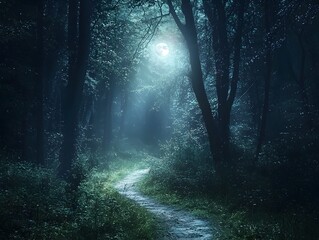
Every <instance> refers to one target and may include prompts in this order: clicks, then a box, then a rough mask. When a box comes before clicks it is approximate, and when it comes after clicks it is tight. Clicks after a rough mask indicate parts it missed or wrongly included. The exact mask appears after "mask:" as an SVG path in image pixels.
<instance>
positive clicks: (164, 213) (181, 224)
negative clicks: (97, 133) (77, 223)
mask: <svg viewBox="0 0 319 240" xmlns="http://www.w3.org/2000/svg"><path fill="white" fill-rule="evenodd" d="M148 172H149V169H143V170H137V171H134V172H132V173H130V174H129V175H128V176H126V177H125V178H124V179H123V180H121V181H120V182H118V183H117V184H116V186H115V187H116V189H117V190H118V191H119V193H120V194H122V195H124V196H126V197H127V198H130V199H132V200H134V201H135V202H137V203H138V204H139V205H141V206H143V207H145V208H146V209H147V210H149V211H150V212H152V213H153V214H155V215H156V216H157V218H158V219H159V221H160V222H161V223H162V225H163V226H165V227H164V228H163V229H161V232H160V240H173V239H183V240H188V239H192V240H213V239H216V237H217V236H218V231H217V229H214V228H213V227H212V225H211V224H210V223H209V222H207V221H205V220H202V219H198V218H197V217H195V216H193V215H191V214H190V213H188V212H186V211H181V210H178V209H176V208H174V207H171V206H166V205H163V204H160V203H157V202H156V201H155V200H153V199H151V198H149V197H146V196H143V195H142V194H141V193H140V192H139V191H138V190H137V189H136V187H135V184H136V183H137V182H139V181H140V180H141V179H142V178H143V177H144V176H145V175H146V174H148Z"/></svg>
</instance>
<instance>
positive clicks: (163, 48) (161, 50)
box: [155, 42, 169, 57]
mask: <svg viewBox="0 0 319 240" xmlns="http://www.w3.org/2000/svg"><path fill="white" fill-rule="evenodd" d="M155 51H156V53H157V54H158V55H159V56H161V57H166V56H167V55H168V54H169V47H168V45H167V44H166V43H163V42H161V43H158V44H157V45H156V47H155Z"/></svg>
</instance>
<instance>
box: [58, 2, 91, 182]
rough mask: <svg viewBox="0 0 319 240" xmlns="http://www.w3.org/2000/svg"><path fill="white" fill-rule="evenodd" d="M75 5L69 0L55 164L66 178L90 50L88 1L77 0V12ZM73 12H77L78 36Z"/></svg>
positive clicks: (71, 157)
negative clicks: (65, 81)
mask: <svg viewBox="0 0 319 240" xmlns="http://www.w3.org/2000/svg"><path fill="white" fill-rule="evenodd" d="M77 4H78V1H77V0H70V1H69V28H68V29H69V36H68V37H69V39H68V41H69V80H68V85H67V87H66V92H65V102H64V127H63V143H62V148H61V153H60V166H59V174H60V176H62V177H64V178H69V177H70V171H71V168H72V163H73V161H74V160H75V158H76V150H77V149H76V147H77V146H76V145H77V130H78V121H79V120H78V115H79V110H80V106H81V98H82V92H83V86H84V81H85V77H86V71H87V66H88V58H89V49H90V23H91V1H90V0H80V1H79V13H78V11H77V6H78V5H77ZM77 14H79V23H78V26H79V28H78V29H79V34H78V39H77V34H76V29H77ZM75 43H76V44H75ZM75 47H77V49H75ZM75 50H76V51H75Z"/></svg>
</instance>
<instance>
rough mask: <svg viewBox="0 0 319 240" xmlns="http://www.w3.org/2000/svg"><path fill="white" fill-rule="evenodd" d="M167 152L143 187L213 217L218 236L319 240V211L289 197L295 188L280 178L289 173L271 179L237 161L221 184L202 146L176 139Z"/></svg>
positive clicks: (251, 239)
mask: <svg viewBox="0 0 319 240" xmlns="http://www.w3.org/2000/svg"><path fill="white" fill-rule="evenodd" d="M164 150H165V152H164V154H163V155H164V157H163V158H162V159H158V160H156V161H153V163H152V166H151V171H150V174H149V176H148V177H147V178H146V179H144V181H143V182H142V183H141V184H140V190H141V191H142V192H143V193H144V194H147V195H151V196H153V197H155V198H156V199H157V200H159V201H161V202H163V203H167V204H172V205H175V206H177V207H182V208H184V209H188V210H190V211H192V212H193V213H194V214H196V215H199V216H201V217H205V218H206V219H208V220H211V221H212V223H213V224H215V225H218V226H219V227H220V228H219V229H221V230H220V233H221V234H220V236H219V238H218V239H221V240H226V239H227V240H257V239H260V240H286V239H287V240H288V239H289V240H302V239H304V240H318V239H319V229H318V227H317V223H318V210H316V208H315V207H314V206H313V208H310V207H311V206H312V205H311V202H308V201H306V199H307V198H305V200H303V203H304V204H303V205H301V203H302V202H301V200H300V202H294V201H295V200H294V198H293V195H286V194H287V192H286V191H285V188H287V187H290V186H288V185H287V183H285V182H284V183H285V184H283V182H282V181H279V180H278V179H279V178H280V177H282V178H284V177H285V176H284V175H283V176H280V175H277V174H278V171H274V173H275V174H276V175H275V176H272V175H269V176H267V178H266V177H265V176H263V175H261V174H259V173H258V172H257V173H258V174H251V173H249V172H247V171H246V172H245V171H244V170H243V169H244V168H241V167H240V166H238V165H237V167H238V168H237V172H232V173H231V174H229V179H228V180H227V181H226V182H224V183H221V182H219V181H216V179H215V178H214V174H213V172H212V171H210V170H209V169H211V168H210V167H209V166H208V165H207V164H206V163H207V160H206V158H205V154H204V153H203V151H202V149H198V148H196V145H194V144H193V145H191V144H186V145H181V144H179V143H176V142H175V143H174V142H173V143H172V142H170V143H169V144H168V146H164ZM205 164H206V165H205ZM203 166H204V167H203ZM185 169H187V170H186V171H185ZM258 171H259V170H258ZM269 182H270V183H273V185H269ZM280 184H282V185H280ZM295 191H297V189H296V190H295ZM288 193H290V192H288ZM291 193H293V191H291ZM308 195H309V193H308V194H307V196H308ZM285 204H286V205H285Z"/></svg>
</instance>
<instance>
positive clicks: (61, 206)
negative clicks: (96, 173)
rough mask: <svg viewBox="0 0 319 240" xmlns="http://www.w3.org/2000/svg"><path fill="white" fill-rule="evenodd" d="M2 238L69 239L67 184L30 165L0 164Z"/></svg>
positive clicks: (70, 229) (50, 172)
mask: <svg viewBox="0 0 319 240" xmlns="http://www.w3.org/2000/svg"><path fill="white" fill-rule="evenodd" d="M0 176H1V178H0V185H1V187H0V189H1V190H0V191H1V192H0V202H1V204H0V206H1V211H0V213H1V230H0V237H1V238H2V239H39V238H40V239H69V238H70V236H71V233H72V232H73V226H72V225H70V224H66V223H65V222H67V221H69V219H70V218H71V213H72V211H71V209H70V207H69V204H68V200H67V197H66V192H65V187H66V183H65V182H63V181H61V180H58V179H57V178H55V177H54V174H53V173H52V171H49V170H46V169H41V168H38V167H35V166H33V165H31V164H29V163H8V162H3V161H2V162H1V164H0Z"/></svg>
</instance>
